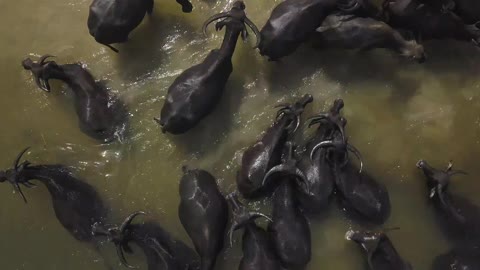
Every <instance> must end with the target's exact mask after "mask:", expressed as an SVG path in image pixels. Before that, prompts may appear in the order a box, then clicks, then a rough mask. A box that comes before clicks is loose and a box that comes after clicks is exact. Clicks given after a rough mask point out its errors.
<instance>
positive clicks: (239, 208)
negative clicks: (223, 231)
mask: <svg viewBox="0 0 480 270" xmlns="http://www.w3.org/2000/svg"><path fill="white" fill-rule="evenodd" d="M228 202H229V203H230V205H231V207H232V216H233V217H232V218H233V222H232V228H231V230H230V233H229V234H230V239H232V234H233V232H234V231H235V230H239V229H242V228H244V229H245V232H244V233H243V240H242V250H243V257H242V260H241V261H240V266H239V267H238V269H239V270H259V269H262V270H279V269H281V265H280V261H279V259H278V257H277V255H276V253H275V248H274V246H273V243H272V240H271V239H270V237H269V235H268V234H267V232H266V231H265V230H264V229H262V228H260V227H258V226H257V225H256V224H255V219H257V218H260V217H264V218H265V219H267V220H270V221H271V219H270V218H269V217H267V216H266V215H264V214H261V213H256V212H250V211H249V210H248V209H247V208H246V207H245V206H244V205H243V204H242V203H241V202H240V201H239V200H238V198H237V197H236V196H235V195H229V197H228ZM230 243H232V241H231V240H230Z"/></svg>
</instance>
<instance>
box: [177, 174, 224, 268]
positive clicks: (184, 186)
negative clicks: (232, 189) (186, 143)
mask: <svg viewBox="0 0 480 270" xmlns="http://www.w3.org/2000/svg"><path fill="white" fill-rule="evenodd" d="M183 173H184V175H183V177H182V179H181V180H180V206H179V208H178V216H179V217H180V221H181V223H182V225H183V227H184V228H185V230H186V231H187V233H188V235H189V236H190V238H191V239H192V241H193V245H194V246H195V250H196V251H197V253H198V254H199V255H200V258H201V267H200V270H211V269H213V267H214V266H215V261H216V259H217V255H218V253H220V251H221V250H222V248H223V242H224V237H225V230H226V226H227V223H228V205H227V201H226V200H225V198H224V197H223V195H222V194H221V193H220V191H219V190H218V186H217V183H216V181H215V178H214V177H213V176H212V175H211V174H210V173H208V172H206V171H204V170H198V169H194V170H191V169H188V168H186V167H184V168H183Z"/></svg>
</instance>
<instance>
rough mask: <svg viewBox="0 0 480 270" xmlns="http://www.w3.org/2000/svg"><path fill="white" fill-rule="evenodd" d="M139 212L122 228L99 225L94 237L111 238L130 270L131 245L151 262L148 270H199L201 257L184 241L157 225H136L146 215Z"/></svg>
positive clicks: (153, 223) (96, 227)
mask: <svg viewBox="0 0 480 270" xmlns="http://www.w3.org/2000/svg"><path fill="white" fill-rule="evenodd" d="M144 214H145V213H144V212H141V211H138V212H135V213H133V214H131V215H129V216H128V217H127V218H126V219H125V220H124V221H123V222H122V224H121V225H120V226H117V225H107V224H105V225H104V224H101V223H95V224H94V225H93V227H92V232H93V235H95V236H97V237H100V236H105V237H107V239H108V241H110V242H112V243H113V244H114V245H115V247H116V249H117V254H118V256H119V258H120V262H121V263H122V264H123V265H124V266H126V267H129V268H135V267H133V266H131V265H130V264H128V262H127V260H126V258H125V254H124V252H127V253H133V250H132V248H131V247H130V245H129V244H130V243H134V244H136V245H137V246H138V247H140V249H141V250H142V251H143V253H144V254H145V257H146V258H147V265H148V270H197V269H198V267H199V261H198V256H197V255H196V254H195V251H193V250H192V249H191V248H189V247H188V246H187V245H185V244H184V243H183V242H182V241H180V240H178V239H175V238H173V237H172V236H171V235H170V234H169V233H168V232H167V231H165V230H164V229H163V228H162V227H161V226H160V225H158V224H156V223H155V222H152V221H148V222H145V223H143V224H132V221H133V220H134V219H135V217H137V216H139V215H144Z"/></svg>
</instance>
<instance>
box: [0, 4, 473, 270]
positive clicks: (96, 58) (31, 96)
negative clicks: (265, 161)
mask: <svg viewBox="0 0 480 270" xmlns="http://www.w3.org/2000/svg"><path fill="white" fill-rule="evenodd" d="M227 2H228V1H226V0H223V1H220V2H219V3H217V4H210V5H209V4H208V3H206V2H201V1H194V2H193V4H194V6H195V10H194V12H193V13H192V14H183V13H181V11H180V8H179V6H178V5H177V4H176V3H175V1H173V0H169V1H167V0H164V1H156V6H155V10H154V16H153V17H152V18H150V19H146V20H145V22H144V24H143V25H142V26H141V27H140V28H138V29H137V31H135V32H134V33H133V35H132V36H131V41H130V42H129V43H128V44H126V45H122V46H119V49H120V50H121V53H120V54H119V55H116V54H114V53H113V52H111V51H110V50H109V49H106V48H104V47H102V46H100V45H98V44H96V43H95V42H94V40H93V38H91V37H90V36H89V34H88V29H87V27H86V20H87V16H88V5H89V4H90V1H89V0H78V1H72V0H68V1H47V0H35V1H34V0H17V1H6V0H0V10H1V14H2V16H1V17H0V20H1V23H0V33H1V36H2V42H0V52H1V53H0V81H1V82H2V83H1V88H0V93H1V98H0V119H1V121H0V123H1V124H2V129H1V134H0V146H1V153H2V155H1V156H0V167H1V168H7V167H9V166H11V163H12V161H13V159H14V157H15V156H16V155H17V153H18V152H19V151H20V150H21V149H22V148H24V147H25V146H28V145H31V146H32V150H31V152H30V153H29V154H28V155H27V158H28V159H29V160H30V161H32V162H34V163H63V164H66V165H69V166H73V167H75V168H76V174H77V175H78V176H80V177H81V178H82V179H84V180H85V181H86V182H88V183H89V184H91V185H93V186H94V187H96V188H97V189H98V191H99V192H100V193H101V195H102V196H103V198H104V199H105V202H106V203H107V204H108V205H109V207H110V208H111V220H113V221H119V220H120V219H121V218H122V217H124V216H125V215H127V214H129V213H130V212H131V211H134V210H138V209H144V210H146V211H148V212H149V213H150V216H149V218H151V219H154V220H156V221H157V222H159V223H160V224H161V225H162V226H164V227H165V228H166V229H168V230H169V231H171V232H172V234H174V235H175V236H177V237H179V238H181V239H183V240H185V241H186V242H187V243H190V241H189V239H188V238H187V236H186V233H185V232H184V231H183V228H182V227H181V225H180V222H179V220H178V217H177V207H178V203H179V196H178V182H179V178H180V176H181V170H180V167H181V165H183V164H190V165H192V166H199V167H201V168H204V169H207V170H209V171H211V172H212V173H213V174H214V175H215V176H216V177H218V179H219V181H220V185H221V188H222V191H223V192H224V193H229V192H232V191H233V190H234V189H235V184H234V183H235V182H234V176H235V173H236V170H237V168H238V166H239V162H240V159H241V155H242V151H243V150H244V149H245V148H246V147H248V146H249V145H250V144H252V143H253V142H254V141H255V140H256V138H257V137H258V135H259V134H260V133H261V132H262V131H263V130H264V129H265V128H266V127H267V126H268V125H270V123H271V122H272V120H273V118H274V115H275V110H274V109H273V108H272V106H273V105H274V104H277V103H278V102H281V101H291V100H293V99H294V98H295V97H298V96H300V95H302V94H304V93H311V94H312V95H313V96H314V97H315V102H314V104H313V105H312V106H310V107H308V109H307V111H306V113H305V115H307V116H308V115H311V114H313V113H314V112H317V111H319V110H323V109H326V108H327V107H328V106H329V105H330V104H331V102H332V101H333V100H334V99H335V98H338V97H342V98H344V99H345V103H346V108H345V110H344V113H345V116H346V117H347V118H348V120H349V124H348V133H349V135H350V137H351V139H350V140H351V142H353V143H354V144H355V145H356V146H357V147H358V148H359V149H360V150H361V151H362V153H363V156H364V161H365V164H366V169H367V170H368V171H369V172H370V173H371V174H373V175H374V176H375V177H377V179H378V180H379V181H381V182H383V183H385V184H386V185H387V187H388V189H389V191H390V196H391V200H392V216H391V218H390V219H389V221H388V222H387V224H386V225H385V226H386V227H391V226H399V227H401V230H400V231H396V232H391V233H390V236H391V238H392V240H393V242H394V243H395V245H396V247H397V248H398V250H399V251H400V253H401V254H402V255H403V256H404V257H405V258H406V259H407V260H409V261H410V262H411V263H412V264H413V266H414V267H415V269H420V270H422V269H429V267H430V263H431V261H432V259H433V258H434V256H436V255H438V254H439V253H441V252H444V251H446V250H447V249H448V242H447V241H446V240H445V238H444V237H443V236H442V234H441V233H440V231H439V229H438V227H437V226H436V224H435V221H434V220H433V212H432V211H431V209H430V208H429V207H428V204H427V192H426V190H425V185H424V179H423V176H422V175H421V174H420V172H419V171H417V169H416V168H415V163H416V161H417V160H418V159H420V158H424V159H427V160H428V161H430V162H431V163H432V164H433V165H435V166H444V165H446V163H447V161H448V160H450V159H453V160H454V161H455V163H456V166H457V168H462V169H464V170H466V171H468V172H469V173H470V175H469V176H466V177H462V178H458V180H455V181H454V182H453V183H452V185H451V188H452V191H454V192H458V193H461V194H463V195H465V196H468V197H469V198H470V199H472V200H473V201H475V202H476V203H478V204H480V197H479V196H478V195H477V194H478V193H477V191H478V190H479V188H480V182H478V180H477V179H476V177H475V176H476V175H477V174H479V173H480V167H479V166H478V158H479V157H480V145H479V141H480V139H479V135H480V134H479V132H480V114H479V110H480V89H479V87H480V79H479V76H478V74H479V71H480V70H479V68H480V52H479V51H478V50H476V49H475V48H473V47H472V46H470V45H468V44H458V43H452V42H432V43H429V44H428V53H429V60H428V62H427V63H425V64H424V65H418V64H415V63H410V62H408V61H406V60H401V59H399V58H398V57H396V56H394V55H392V54H391V53H389V52H386V51H383V50H377V51H374V52H370V53H361V54H355V53H346V52H345V51H326V52H321V53H318V52H314V51H312V50H310V49H308V48H302V49H301V50H299V51H298V52H297V53H296V54H295V55H293V56H291V57H288V58H286V59H284V60H283V61H282V62H281V63H269V62H267V61H266V60H265V59H262V57H260V56H259V55H258V53H257V52H255V51H254V50H252V49H251V46H250V45H251V44H242V43H240V42H239V44H238V46H237V50H236V53H235V57H234V72H233V74H232V76H231V78H230V81H229V83H228V85H227V89H226V91H225V95H224V97H223V99H222V101H221V104H220V105H219V106H218V108H217V109H216V110H215V112H214V113H213V114H212V115H211V116H209V117H208V118H207V119H205V120H204V121H203V122H202V123H201V124H200V125H199V126H198V127H197V128H195V129H194V130H192V131H191V132H190V133H188V134H186V135H182V136H178V137H173V136H171V135H164V134H162V133H161V132H160V129H159V127H158V126H157V125H156V123H155V122H154V121H152V118H153V117H154V116H157V115H158V114H159V112H160V108H161V106H162V104H163V99H164V96H165V94H166V91H167V88H168V86H169V85H170V84H171V83H172V81H173V80H174V78H175V76H177V75H178V74H179V73H180V72H181V71H182V70H184V69H186V68H188V67H189V66H191V65H192V63H196V62H198V61H200V60H201V59H202V58H203V57H204V56H205V55H206V54H207V53H208V51H209V49H213V48H214V47H216V46H219V44H220V42H221V38H222V34H221V33H220V34H215V35H213V34H212V36H211V37H210V38H208V39H205V38H204V37H203V36H202V35H201V31H200V27H201V24H202V23H203V20H204V19H205V18H206V17H207V16H209V15H211V14H213V13H214V12H219V11H222V10H223V8H224V7H226V6H229V3H227ZM245 2H246V5H247V12H248V15H249V17H250V18H251V19H252V21H254V22H255V23H257V24H258V26H259V27H262V26H263V24H264V23H265V21H266V20H267V18H268V16H269V13H270V11H271V10H272V9H273V7H274V5H275V4H277V3H278V2H279V1H273V0H262V1H252V0H245ZM207 48H208V49H207ZM45 53H49V54H53V55H56V56H57V57H58V58H57V62H59V63H71V62H77V61H81V62H82V63H84V64H86V65H87V67H88V69H89V70H90V71H91V72H92V74H94V75H95V76H96V78H97V79H99V80H104V81H106V82H107V84H108V86H109V88H110V89H111V91H113V92H114V93H116V94H117V95H118V96H119V97H120V98H121V99H122V100H124V101H125V103H126V104H127V105H128V107H129V110H130V113H131V116H130V125H131V130H130V140H129V142H128V143H127V144H123V145H122V144H118V143H117V144H111V145H98V144H97V142H96V141H94V140H92V139H90V138H89V137H87V136H86V135H84V134H83V133H81V132H80V130H79V129H78V127H77V118H76V115H75V112H74V109H73V106H72V99H71V95H70V94H69V92H68V89H67V88H66V87H65V86H64V85H62V84H60V83H58V82H55V83H53V84H52V88H53V91H52V92H51V93H50V94H47V93H44V92H42V91H40V90H38V89H37V88H36V86H35V84H34V82H33V80H32V78H31V75H30V74H29V73H27V72H25V71H23V69H22V67H21V65H20V61H21V60H22V59H24V58H25V57H26V56H39V55H41V54H45ZM25 193H26V196H27V197H28V199H29V204H27V205H25V204H24V203H23V202H22V200H21V199H20V198H19V197H18V196H17V194H12V188H11V187H10V186H9V185H8V184H3V185H2V186H1V187H0V217H1V218H0V235H1V237H2V240H1V241H0V269H5V270H15V269H34V270H55V269H71V270H84V269H90V270H96V269H106V268H105V263H104V260H106V263H107V264H109V265H114V266H115V268H116V269H121V268H122V267H121V266H119V265H118V260H117V258H116V255H115V251H114V249H113V247H112V246H111V245H105V246H104V247H103V248H102V250H101V253H102V255H99V253H97V252H96V251H94V250H92V249H91V248H90V246H88V245H86V244H82V243H80V242H77V241H76V240H75V239H74V238H73V237H72V236H71V235H70V234H69V233H68V232H67V231H66V230H64V229H63V227H62V226H61V225H60V223H59V222H58V221H57V220H56V218H55V214H54V212H53V209H52V206H51V202H50V196H49V194H48V192H47V190H46V189H45V188H44V187H43V186H41V187H39V188H37V189H32V190H27V191H25ZM327 216H328V217H327V218H326V219H324V220H315V219H313V220H311V228H312V237H313V245H314V247H313V252H314V256H313V260H312V262H311V263H310V265H309V267H308V269H324V270H346V269H349V270H351V269H364V267H363V257H362V256H361V253H360V250H359V249H358V247H357V246H355V245H354V244H353V243H350V242H347V241H345V240H344V233H345V231H346V230H348V229H349V228H350V226H352V224H351V223H350V222H349V221H348V220H346V219H345V218H344V215H343V214H342V213H341V212H340V211H339V210H337V208H336V207H335V206H334V205H333V204H332V207H331V211H329V213H328V215H327ZM239 236H240V234H239V235H237V239H239ZM136 254H137V255H135V256H130V257H129V260H130V261H131V263H132V264H139V265H142V263H143V260H142V255H141V253H140V252H137V253H136ZM240 256H241V254H240V245H239V242H238V241H237V243H236V245H235V247H234V248H231V249H230V248H228V249H226V251H225V253H224V254H222V255H221V257H220V259H219V262H218V265H217V269H236V268H237V265H238V261H239V259H240ZM104 258H105V259H104ZM144 269H145V268H144Z"/></svg>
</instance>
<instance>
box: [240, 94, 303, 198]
mask: <svg viewBox="0 0 480 270" xmlns="http://www.w3.org/2000/svg"><path fill="white" fill-rule="evenodd" d="M312 101H313V97H312V96H311V95H309V94H307V95H305V96H303V98H302V99H300V100H298V101H297V102H295V103H294V104H280V105H278V106H277V107H279V108H280V109H279V111H278V112H277V117H276V119H275V122H274V123H273V125H272V126H271V127H270V128H268V129H267V131H266V132H265V133H264V134H263V135H262V137H261V138H260V139H259V140H258V141H257V142H256V143H255V144H254V145H252V146H251V147H249V148H248V149H247V150H246V151H245V152H244V153H243V156H242V164H241V168H240V170H239V172H238V173H237V178H236V181H237V187H238V190H239V191H240V193H241V194H242V195H243V196H244V197H246V198H256V197H260V196H263V195H265V193H266V192H268V191H269V186H268V185H267V186H265V185H264V183H263V180H264V178H265V175H267V173H268V171H270V169H272V168H273V167H274V166H277V165H279V164H280V162H281V157H282V153H283V149H284V146H285V143H286V142H287V139H288V136H289V134H291V133H294V132H295V131H296V130H297V129H298V127H299V126H300V116H301V115H302V113H303V111H304V109H305V106H307V105H308V104H309V103H311V102H312Z"/></svg>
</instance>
